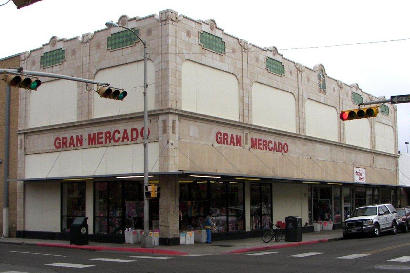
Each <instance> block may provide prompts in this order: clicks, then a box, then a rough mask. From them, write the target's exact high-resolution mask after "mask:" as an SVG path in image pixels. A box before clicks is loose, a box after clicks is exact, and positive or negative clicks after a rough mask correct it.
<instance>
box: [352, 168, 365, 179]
mask: <svg viewBox="0 0 410 273" xmlns="http://www.w3.org/2000/svg"><path fill="white" fill-rule="evenodd" d="M353 177H354V182H358V183H366V169H364V168H356V167H355V168H354V169H353Z"/></svg>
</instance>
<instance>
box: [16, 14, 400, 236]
mask: <svg viewBox="0 0 410 273" xmlns="http://www.w3.org/2000/svg"><path fill="white" fill-rule="evenodd" d="M103 24H104V22H101V25H103ZM118 24H119V25H120V26H125V27H128V28H132V29H134V30H135V31H137V32H138V34H139V35H140V37H141V38H142V39H143V40H144V41H146V44H147V49H148V62H147V82H148V88H147V92H148V109H149V113H148V114H149V133H150V135H149V144H148V150H149V153H148V160H149V174H150V177H149V180H150V183H155V184H158V185H159V186H160V197H159V198H153V199H151V200H150V215H149V217H150V227H151V228H152V229H153V230H159V231H160V242H161V243H163V244H175V243H179V232H180V231H184V230H194V229H201V228H202V226H203V221H204V218H205V216H206V214H207V213H208V212H211V213H212V215H213V217H215V219H216V222H217V227H216V237H222V236H232V237H234V236H237V237H241V236H248V235H249V234H252V232H253V231H258V230H261V229H262V228H264V227H267V226H269V224H270V223H276V222H277V221H284V219H285V217H286V216H289V215H292V216H299V217H301V218H302V223H303V225H304V226H305V228H306V229H310V228H311V227H312V226H313V223H315V222H321V221H326V222H329V223H333V224H334V225H335V226H337V225H340V224H341V221H342V220H343V218H344V217H345V216H346V214H347V213H348V212H349V211H350V210H351V209H352V208H354V207H357V206H360V205H365V204H370V203H379V202H392V203H397V202H398V196H399V195H398V188H397V186H398V171H397V165H398V155H397V152H396V151H397V125H396V124H397V122H396V108H395V106H392V105H389V104H385V105H381V106H380V113H379V114H378V116H377V117H376V118H372V119H360V120H352V121H345V122H342V121H341V120H340V119H339V113H340V111H341V110H345V109H353V108H357V107H358V104H359V103H361V102H363V101H370V100H374V99H376V98H375V97H373V96H372V95H370V94H368V93H365V92H363V91H362V90H361V89H360V87H359V86H358V85H357V84H351V85H348V84H345V83H342V82H340V81H338V80H336V79H333V78H332V77H331V76H329V75H327V74H326V70H325V68H324V67H323V66H322V65H317V66H315V67H313V68H308V67H305V66H303V65H301V64H298V63H295V62H293V61H291V60H288V59H286V58H285V57H284V56H283V55H282V54H281V53H280V52H278V50H277V49H276V48H274V47H272V48H260V47H258V46H256V45H253V44H250V43H248V42H247V41H245V40H242V39H239V38H236V37H234V36H232V35H230V34H227V33H225V32H224V31H223V29H221V28H220V27H219V26H218V25H217V24H216V23H215V21H213V20H208V21H199V20H193V19H191V18H188V17H186V16H183V15H179V14H178V13H177V12H175V11H172V10H165V11H161V12H160V13H159V16H157V15H151V16H147V17H144V18H128V17H127V16H122V17H120V18H119V20H118ZM346 57H348V56H346ZM21 63H22V66H23V68H24V69H27V70H32V71H44V72H51V73H58V74H64V75H69V76H75V77H81V78H87V79H92V80H95V81H99V82H107V83H110V84H112V85H113V86H115V87H121V88H124V89H125V90H126V91H127V92H128V96H127V97H126V98H125V99H124V100H123V101H115V100H110V99H104V98H101V97H99V96H98V94H97V93H96V92H95V90H96V86H95V85H91V84H85V83H78V82H73V81H66V80H53V79H47V78H42V79H41V80H42V81H43V83H42V85H41V86H40V88H38V91H32V92H29V93H27V92H24V93H20V109H19V130H18V158H19V161H18V162H19V164H18V180H19V181H18V182H16V183H17V187H18V193H19V195H18V208H19V212H20V213H19V214H18V221H17V224H18V226H17V229H18V231H17V232H18V236H29V237H47V238H63V237H64V234H65V233H66V232H67V231H68V229H69V228H70V224H71V222H72V220H73V218H74V217H76V216H87V217H88V224H89V233H90V236H91V238H93V239H95V240H111V241H121V240H123V234H122V233H123V230H124V229H125V228H126V227H133V228H142V226H143V181H142V180H143V179H142V174H143V144H142V139H143V138H142V135H143V130H144V128H143V106H144V105H143V93H142V91H143V78H144V62H143V47H142V45H141V43H140V42H138V40H137V39H136V37H135V36H134V35H133V34H132V33H131V32H129V31H126V30H124V29H122V28H120V27H117V28H111V29H107V28H104V29H102V30H98V31H95V32H94V33H89V34H84V35H82V37H81V38H73V39H69V40H67V39H58V38H56V37H52V38H51V39H50V41H49V42H48V43H47V44H45V45H43V46H42V47H41V48H38V49H34V50H32V51H30V52H28V53H26V54H23V55H22V56H21ZM352 65H354V60H352ZM358 81H360V77H358Z"/></svg>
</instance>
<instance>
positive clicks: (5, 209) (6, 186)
mask: <svg viewBox="0 0 410 273" xmlns="http://www.w3.org/2000/svg"><path fill="white" fill-rule="evenodd" d="M10 89H11V88H10V85H8V84H7V85H6V107H5V111H6V112H5V116H4V118H5V131H4V166H3V167H4V173H3V175H4V182H3V237H6V238H7V237H9V151H10V93H11V92H10Z"/></svg>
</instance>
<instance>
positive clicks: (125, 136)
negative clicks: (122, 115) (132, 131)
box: [121, 129, 130, 142]
mask: <svg viewBox="0 0 410 273" xmlns="http://www.w3.org/2000/svg"><path fill="white" fill-rule="evenodd" d="M124 141H127V142H128V141H130V137H129V136H128V130H127V129H124V132H123V133H122V138H121V142H124Z"/></svg>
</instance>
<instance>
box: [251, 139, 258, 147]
mask: <svg viewBox="0 0 410 273" xmlns="http://www.w3.org/2000/svg"><path fill="white" fill-rule="evenodd" d="M251 148H252V149H258V139H257V138H253V137H251Z"/></svg>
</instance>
